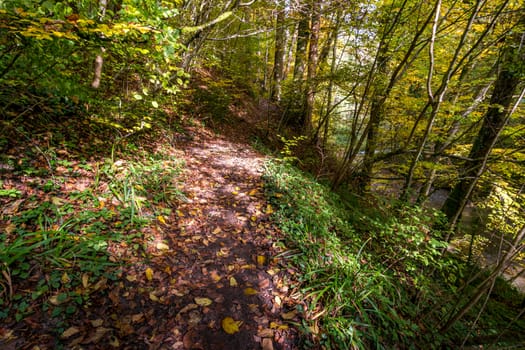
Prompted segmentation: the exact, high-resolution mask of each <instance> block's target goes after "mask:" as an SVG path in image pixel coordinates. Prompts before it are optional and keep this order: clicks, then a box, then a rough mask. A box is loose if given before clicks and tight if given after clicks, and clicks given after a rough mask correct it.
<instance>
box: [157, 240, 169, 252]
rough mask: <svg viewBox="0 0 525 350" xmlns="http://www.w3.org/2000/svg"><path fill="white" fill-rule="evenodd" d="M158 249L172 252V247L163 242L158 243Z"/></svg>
mask: <svg viewBox="0 0 525 350" xmlns="http://www.w3.org/2000/svg"><path fill="white" fill-rule="evenodd" d="M156 247H157V249H158V250H170V246H169V245H167V244H166V243H163V242H158V243H157V245H156Z"/></svg>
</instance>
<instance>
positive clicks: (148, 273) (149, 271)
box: [145, 267, 153, 281]
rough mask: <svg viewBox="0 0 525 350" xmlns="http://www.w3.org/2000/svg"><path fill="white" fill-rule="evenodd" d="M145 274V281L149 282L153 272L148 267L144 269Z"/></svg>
mask: <svg viewBox="0 0 525 350" xmlns="http://www.w3.org/2000/svg"><path fill="white" fill-rule="evenodd" d="M145 273H146V279H147V280H148V281H151V280H152V279H153V270H152V269H151V268H150V267H148V268H147V269H146V272H145Z"/></svg>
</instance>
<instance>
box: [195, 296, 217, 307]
mask: <svg viewBox="0 0 525 350" xmlns="http://www.w3.org/2000/svg"><path fill="white" fill-rule="evenodd" d="M194 300H195V304H197V305H200V306H208V305H211V304H212V303H213V301H212V300H211V299H210V298H199V297H196V298H195V299H194Z"/></svg>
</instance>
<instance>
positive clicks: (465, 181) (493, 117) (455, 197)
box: [441, 17, 525, 229]
mask: <svg viewBox="0 0 525 350" xmlns="http://www.w3.org/2000/svg"><path fill="white" fill-rule="evenodd" d="M520 22H525V17H523V18H522V20H521V21H520ZM522 30H523V29H522ZM523 36H524V33H523V31H522V32H521V33H516V34H514V38H513V39H512V40H511V44H509V45H507V46H506V47H505V48H504V49H503V51H502V54H501V56H500V60H499V63H498V65H499V73H498V76H497V78H496V82H495V84H494V90H493V92H492V97H491V99H490V106H489V108H488V110H487V112H486V114H485V116H484V118H483V125H482V126H481V129H480V130H479V132H478V135H477V137H476V139H475V141H474V144H473V145H472V148H471V150H470V154H469V158H470V159H472V161H471V162H470V163H467V164H465V166H464V169H463V171H462V172H461V175H460V181H459V182H458V183H457V184H456V185H455V186H454V188H453V189H452V191H451V193H450V195H449V196H448V198H447V200H446V201H445V203H444V204H443V207H442V208H441V210H442V211H443V212H444V213H445V215H446V216H447V218H448V220H449V227H450V228H451V229H453V228H455V226H456V225H457V222H458V221H459V219H460V218H461V214H462V211H463V209H464V207H465V204H466V203H467V201H468V200H469V197H470V195H471V193H472V189H473V188H474V186H475V185H476V184H477V182H478V180H479V178H480V176H481V175H482V174H483V172H484V171H485V168H486V159H487V158H488V156H489V155H490V152H491V151H492V148H493V147H494V145H495V143H496V141H497V139H498V137H499V135H500V133H501V130H502V129H503V128H504V127H505V125H506V124H507V121H508V119H509V116H510V107H511V105H512V102H513V100H514V94H515V93H516V90H517V88H518V86H519V84H520V83H521V82H523V73H524V72H520V71H519V70H520V69H519V66H518V65H517V64H516V63H517V62H520V60H523V59H525V55H524V52H525V50H524V49H523V48H522V40H523ZM521 69H523V68H521Z"/></svg>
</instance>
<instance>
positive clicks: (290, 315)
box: [281, 310, 297, 320]
mask: <svg viewBox="0 0 525 350" xmlns="http://www.w3.org/2000/svg"><path fill="white" fill-rule="evenodd" d="M295 315H297V311H295V310H293V311H290V312H285V313H283V314H281V317H282V318H283V319H285V320H291V319H292V318H294V317H295Z"/></svg>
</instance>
